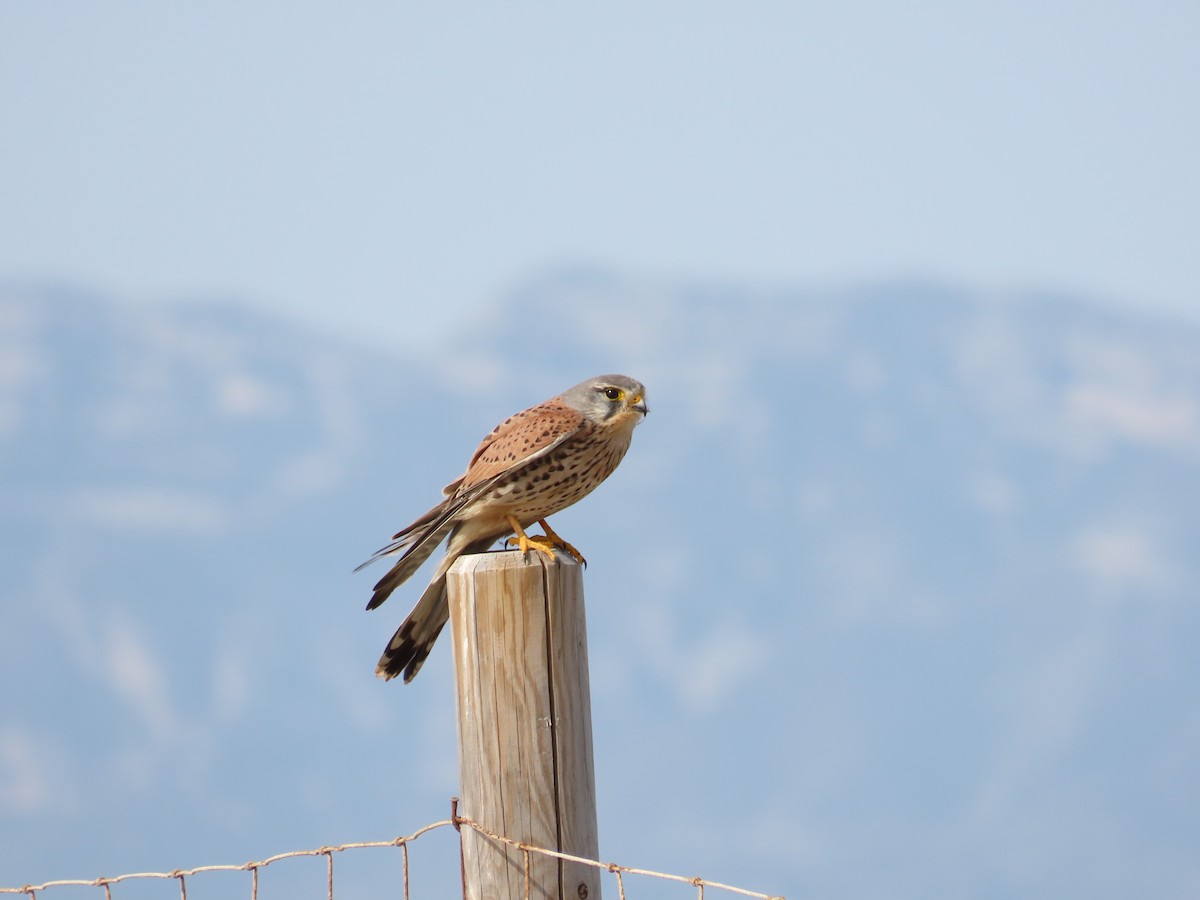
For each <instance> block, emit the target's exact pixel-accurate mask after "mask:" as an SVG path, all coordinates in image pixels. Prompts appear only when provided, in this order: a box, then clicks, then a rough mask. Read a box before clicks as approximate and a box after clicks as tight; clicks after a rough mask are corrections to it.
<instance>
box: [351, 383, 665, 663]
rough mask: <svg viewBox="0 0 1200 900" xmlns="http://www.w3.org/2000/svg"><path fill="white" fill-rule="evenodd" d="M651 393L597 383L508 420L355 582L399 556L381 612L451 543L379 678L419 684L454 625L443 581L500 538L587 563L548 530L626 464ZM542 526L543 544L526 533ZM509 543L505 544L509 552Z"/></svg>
mask: <svg viewBox="0 0 1200 900" xmlns="http://www.w3.org/2000/svg"><path fill="white" fill-rule="evenodd" d="M649 411H650V409H649V407H648V406H647V405H646V389H645V387H643V386H642V383H641V382H640V381H636V380H634V379H633V378H629V377H628V376H626V375H599V376H597V377H595V378H589V379H587V380H586V381H582V382H580V383H579V384H577V385H575V386H574V387H572V388H570V389H568V390H566V391H563V392H562V393H561V394H558V395H557V396H555V397H552V398H551V399H549V400H547V401H545V402H544V403H539V404H537V405H536V406H531V407H530V408H529V409H526V410H522V411H521V412H518V413H514V414H513V415H511V416H509V417H508V418H507V419H505V420H504V421H503V422H501V423H500V424H499V425H497V426H496V427H495V428H494V429H492V431H491V433H490V434H488V436H487V437H485V438H484V439H483V440H482V441H481V442H480V444H479V446H478V447H477V448H476V450H475V453H474V455H472V457H471V461H470V462H469V463H468V464H467V469H466V471H465V472H464V473H463V474H462V475H461V476H460V477H459V478H456V479H455V480H454V481H452V482H450V483H449V484H448V485H446V486H445V487H444V488H443V489H442V496H443V498H444V499H443V500H442V502H441V503H439V504H438V505H437V506H435V507H433V508H432V509H431V510H429V511H428V512H427V513H425V514H424V515H422V516H420V517H419V518H418V519H416V521H414V522H413V523H412V524H411V525H409V526H407V527H406V528H402V529H401V530H400V531H398V532H396V533H395V534H394V535H393V536H392V540H391V542H390V543H388V544H386V545H385V546H383V547H381V548H380V549H379V550H378V551H376V552H375V553H374V554H372V556H371V557H370V558H369V559H368V560H367V561H366V562H364V563H362V565H360V566H359V567H358V568H357V569H355V570H354V571H355V572H357V571H359V570H360V569H362V568H364V567H365V566H368V565H370V564H371V563H373V562H375V561H377V560H379V559H383V558H384V557H390V556H395V555H397V554H399V555H400V558H399V559H398V560H397V561H396V563H395V565H393V566H392V568H391V569H390V570H389V571H388V572H387V574H386V575H384V576H383V577H382V578H381V579H379V582H378V583H377V584H376V585H375V588H374V593H373V594H372V595H371V600H370V602H368V603H367V609H368V610H371V609H375V608H377V607H378V606H379V605H380V604H381V603H383V602H384V601H385V600H386V599H387V598H388V597H389V596H391V594H392V592H393V591H394V590H396V588H398V587H400V585H402V584H403V583H404V582H405V581H407V580H408V579H409V578H411V577H412V575H413V574H414V573H415V572H416V571H417V569H419V568H420V567H421V565H422V564H423V563H424V562H425V561H426V560H427V559H428V558H429V557H430V556H431V555H432V554H433V552H434V551H435V550H436V549H437V548H438V547H439V546H440V545H441V543H442V541H443V540H444V541H446V552H445V555H444V556H443V557H442V560H441V562H440V563H439V564H438V567H437V569H436V571H435V572H434V574H433V578H432V580H431V581H430V582H429V586H428V587H427V588H425V591H424V593H422V594H421V597H420V599H419V600H417V603H416V605H415V606H414V607H413V608H412V611H411V612H410V613H409V614H408V617H407V618H406V619H405V620H404V622H403V623H402V624H401V625H400V627H399V628H398V629H397V630H396V633H395V634H394V635H393V636H392V639H391V641H390V642H389V643H388V645H387V648H386V649H385V650H384V651H383V655H382V656H381V657H380V658H379V663H378V665H377V666H376V667H375V674H376V675H377V676H378V677H380V678H382V679H384V680H385V681H386V680H390V679H392V678H395V677H396V676H397V675H401V674H403V676H404V682H405V683H406V684H407V683H408V682H410V681H412V680H413V678H414V677H415V676H416V674H417V672H418V671H420V669H421V666H422V664H424V662H425V658H426V657H427V656H428V655H429V651H430V650H432V649H433V644H434V642H435V641H436V640H437V637H438V635H439V634H440V633H441V631H442V628H443V627H444V626H445V624H446V622H447V620H448V619H449V617H450V609H449V605H448V603H447V600H446V573H447V572H448V571H449V570H450V567H451V566H452V565H454V562H455V560H457V559H458V558H459V557H460V556H463V555H464V554H468V553H482V552H484V551H485V550H487V549H488V548H490V547H491V546H492V544H494V543H495V542H496V541H498V540H500V539H501V538H507V539H508V542H511V541H512V540H513V539H514V536H515V541H516V544H517V547H518V549H519V550H520V551H521V553H523V554H525V556H526V559H528V555H529V552H530V551H531V550H532V551H534V552H537V553H541V554H544V555H546V556H547V557H549V558H551V559H553V558H554V557H555V551H557V550H562V551H564V552H566V553H568V554H570V555H571V556H572V557H574V558H575V559H576V560H578V561H579V562H580V563H583V564H585V565H586V561H585V560H584V558H583V554H581V553H580V552H579V551H578V550H577V549H576V548H575V547H573V546H572V545H571V544H569V543H567V542H566V541H565V540H563V539H562V538H561V537H559V535H558V534H556V533H555V532H554V530H553V529H552V528H551V527H550V525H549V523H548V522H547V521H546V520H547V519H548V518H549V517H550V516H552V515H554V514H555V513H557V512H560V511H561V510H563V509H566V508H567V507H568V506H571V505H572V504H573V503H576V502H577V501H579V500H581V499H583V498H584V497H585V496H587V495H588V494H590V493H591V492H592V491H593V490H595V488H596V487H597V486H599V484H600V483H601V482H602V481H604V480H605V479H606V478H608V476H609V475H611V474H612V473H613V472H614V471H615V470H616V468H617V466H618V465H619V464H620V462H621V460H622V459H623V458H624V457H625V453H626V451H627V450H628V449H629V444H630V440H631V438H632V436H633V429H634V428H635V427H636V426H637V425H639V424H640V423H641V422H642V420H643V419H644V418H645V417H646V415H647V414H648V413H649ZM535 522H536V523H537V524H539V525H540V526H541V527H542V529H543V530H544V532H545V533H544V534H541V535H535V536H533V537H531V536H530V535H529V534H527V533H526V531H525V529H527V528H530V527H532V525H533V523H535ZM506 543H507V542H506Z"/></svg>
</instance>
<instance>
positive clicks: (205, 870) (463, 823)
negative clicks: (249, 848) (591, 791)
mask: <svg viewBox="0 0 1200 900" xmlns="http://www.w3.org/2000/svg"><path fill="white" fill-rule="evenodd" d="M441 828H454V829H457V830H460V831H461V829H462V828H472V829H474V830H475V831H478V832H479V833H480V834H482V835H484V836H485V837H487V838H489V839H491V840H493V841H499V842H501V843H503V844H507V845H508V846H510V847H513V848H515V849H517V850H519V851H520V852H521V853H522V855H523V858H524V860H525V885H524V900H531V897H532V893H531V892H532V888H533V886H532V884H531V878H530V860H531V856H532V855H533V854H540V855H543V856H548V857H552V858H554V859H558V860H564V861H567V862H573V863H577V864H580V865H585V866H592V867H594V868H597V869H601V870H603V871H605V872H608V873H610V874H611V875H613V877H614V880H615V881H616V887H617V896H618V900H628V898H627V896H626V893H625V876H626V875H636V876H643V877H646V878H656V879H661V880H664V881H674V882H680V883H683V884H688V885H691V886H693V887H695V888H696V889H697V891H698V894H697V897H698V900H704V898H705V890H706V889H707V890H711V891H719V892H724V893H728V894H736V895H740V896H743V897H753V898H757V900H784V898H783V897H781V896H778V895H775V894H761V893H758V892H757V891H751V890H747V889H746V888H741V887H735V886H733V885H730V884H722V883H721V882H719V881H710V880H708V879H705V878H699V877H689V876H686V875H672V874H670V873H668V872H655V871H653V870H651V869H639V868H635V867H633V866H623V865H619V864H617V863H606V862H600V861H599V860H594V859H585V858H583V857H579V856H572V855H571V854H569V853H562V852H560V851H557V850H548V849H546V848H545V847H536V846H534V845H532V844H527V843H524V842H522V841H516V840H513V839H512V838H510V837H505V836H504V835H500V834H496V833H494V832H492V831H489V830H488V829H487V828H484V827H483V826H482V825H480V824H479V823H478V822H475V821H473V820H471V819H469V818H466V817H464V816H460V815H458V807H457V801H454V805H453V806H452V810H451V816H450V818H449V819H443V820H442V821H440V822H433V823H431V824H429V825H426V826H424V827H423V828H418V829H417V830H416V831H414V832H413V833H412V834H409V835H405V836H403V837H397V838H393V839H392V840H389V841H362V842H359V843H353V844H338V845H336V846H327V847H317V848H315V849H313V850H291V851H288V852H286V853H278V854H276V855H275V856H268V857H266V858H265V859H261V860H258V861H257V862H247V863H242V864H240V865H217V866H197V867H196V868H193V869H175V870H173V871H171V872H135V873H131V874H128V875H113V876H109V877H101V878H93V879H91V880H87V879H66V880H62V881H47V882H44V883H43V884H26V885H23V886H21V887H7V888H6V887H0V894H16V895H24V896H25V897H28V898H29V900H37V898H38V896H39V895H40V894H43V893H48V892H50V891H52V890H54V889H55V888H68V887H94V888H97V889H99V890H102V891H103V892H104V894H103V897H104V900H114V898H117V897H119V892H116V893H114V891H113V887H114V886H115V885H120V884H121V883H123V882H130V881H139V880H142V881H149V880H155V879H159V880H167V881H177V882H178V883H179V897H180V900H187V896H188V879H189V878H195V877H196V876H198V875H205V874H209V873H213V872H246V873H247V874H248V875H249V876H250V884H249V886H248V887H249V891H250V900H258V886H259V872H260V871H261V870H262V869H265V868H266V867H267V866H270V865H272V864H274V863H278V862H282V861H284V860H289V859H297V858H300V857H317V856H323V857H325V860H326V865H325V880H326V897H327V898H328V900H335V894H334V877H333V875H334V865H333V859H334V856H335V855H337V854H340V853H344V852H346V851H347V850H368V849H381V848H385V847H390V848H399V849H400V852H401V854H402V859H401V865H402V873H403V874H402V886H403V893H402V895H401V896H402V897H403V900H412V898H411V896H410V893H409V891H410V884H409V849H408V845H409V844H411V843H412V842H413V841H415V840H416V839H417V838H419V837H421V836H422V835H424V834H428V833H429V832H431V831H436V830H438V829H441Z"/></svg>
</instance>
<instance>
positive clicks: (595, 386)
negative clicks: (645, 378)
mask: <svg viewBox="0 0 1200 900" xmlns="http://www.w3.org/2000/svg"><path fill="white" fill-rule="evenodd" d="M562 397H563V400H565V401H566V403H567V405H569V406H570V407H571V408H572V409H575V410H578V411H579V413H580V414H581V415H582V416H583V417H584V418H585V419H588V420H589V421H591V422H595V423H596V424H597V425H608V426H622V425H623V426H627V427H629V428H633V427H634V426H635V425H637V424H638V423H639V422H641V421H642V419H644V418H645V417H646V414H647V413H648V412H650V407H648V406H647V405H646V388H645V387H643V386H642V383H641V382H640V381H635V380H634V379H632V378H629V377H628V376H626V375H598V376H596V377H595V378H589V379H588V380H587V381H581V382H580V383H579V384H577V385H575V387H573V388H571V389H570V390H569V391H567V392H566V393H564V394H563V395H562Z"/></svg>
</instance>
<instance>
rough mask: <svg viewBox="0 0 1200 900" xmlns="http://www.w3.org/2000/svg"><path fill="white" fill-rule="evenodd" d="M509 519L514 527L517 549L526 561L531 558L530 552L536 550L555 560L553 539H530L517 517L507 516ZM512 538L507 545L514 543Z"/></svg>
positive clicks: (509, 522) (507, 541)
mask: <svg viewBox="0 0 1200 900" xmlns="http://www.w3.org/2000/svg"><path fill="white" fill-rule="evenodd" d="M505 518H506V519H508V524H509V525H511V526H512V530H513V532H514V533H515V534H516V541H517V549H518V550H520V551H521V555H522V556H524V557H525V558H526V559H528V558H529V551H530V550H536V551H537V552H538V553H541V554H543V555H545V556H548V557H550V558H551V559H554V544H553V539H552V538H547V537H546V536H545V535H538V536H537V537H532V538H531V537H530V536H529V535H527V534H526V533H525V529H524V528H522V527H521V523H520V522H518V521H517V517H516V516H505ZM512 540H513V539H512V538H508V539H507V540H506V541H505V542H504V543H505V545H507V544H509V543H511V542H512Z"/></svg>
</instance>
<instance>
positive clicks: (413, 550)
mask: <svg viewBox="0 0 1200 900" xmlns="http://www.w3.org/2000/svg"><path fill="white" fill-rule="evenodd" d="M464 502H465V501H464V500H463V499H462V498H459V499H456V500H455V502H453V503H452V502H450V501H446V502H444V503H439V504H438V505H437V506H435V507H434V508H433V509H431V510H429V512H427V513H425V515H423V516H421V518H419V519H417V520H416V521H415V522H413V523H412V524H411V525H409V526H408V527H407V528H404V529H403V530H401V531H398V532H396V533H395V534H394V535H393V536H392V540H391V543H389V544H387V545H386V546H384V547H380V548H379V549H378V550H376V551H375V552H374V553H373V554H371V558H370V559H368V560H367V561H366V562H364V563H362V565H360V566H358V568H356V569H355V570H354V571H355V572H357V571H359V570H360V569H362V568H363V567H365V566H369V565H370V564H371V563H373V562H375V560H377V559H382V558H383V557H385V556H392V555H394V554H396V553H399V552H400V551H401V550H403V551H404V553H403V555H402V556H401V557H400V559H399V560H397V561H396V564H395V565H394V566H392V567H391V569H389V570H388V573H387V574H386V575H384V576H383V577H382V578H380V579H379V581H378V583H377V584H376V585H375V592H374V593H373V594H372V595H371V600H370V602H369V603H368V604H367V609H374V608H375V607H377V606H379V604H381V603H382V602H383V601H384V600H386V599H387V598H388V596H389V595H390V594H391V593H392V591H394V590H395V589H396V588H398V587H400V585H402V584H404V582H406V581H408V579H409V578H411V577H412V576H413V573H414V572H416V571H417V569H419V568H421V565H422V564H423V563H424V562H425V560H427V559H429V556H430V554H432V553H433V551H434V550H436V549H437V547H438V544H440V543H441V542H442V540H443V539H444V538H445V537H446V535H448V534H449V533H450V532H451V531H452V530H453V529H454V526H455V524H457V523H456V522H455V520H454V516H455V514H456V513H457V512H458V511H459V510H460V509H461V508H462V506H463V504H464Z"/></svg>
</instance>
